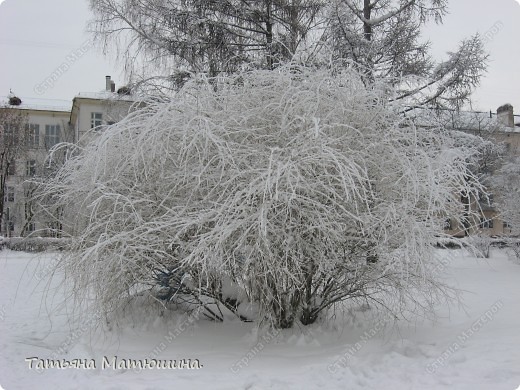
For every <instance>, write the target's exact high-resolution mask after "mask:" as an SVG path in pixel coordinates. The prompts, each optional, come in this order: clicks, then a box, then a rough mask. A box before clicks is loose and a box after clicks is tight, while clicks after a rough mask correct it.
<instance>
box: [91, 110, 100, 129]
mask: <svg viewBox="0 0 520 390" xmlns="http://www.w3.org/2000/svg"><path fill="white" fill-rule="evenodd" d="M102 124H103V114H102V113H100V112H91V113H90V128H91V129H93V128H95V127H98V126H101V125H102Z"/></svg>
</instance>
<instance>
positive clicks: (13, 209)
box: [0, 108, 74, 237]
mask: <svg viewBox="0 0 520 390" xmlns="http://www.w3.org/2000/svg"><path fill="white" fill-rule="evenodd" d="M20 110H21V112H23V113H25V114H27V123H28V124H29V125H31V124H32V125H38V126H39V128H38V134H39V137H37V138H36V139H35V141H36V140H37V144H36V143H35V144H30V145H26V146H25V147H24V149H23V150H22V152H21V153H20V154H19V155H18V158H16V160H15V167H14V174H13V175H9V176H8V177H7V179H6V187H7V188H8V189H13V190H14V199H13V198H11V197H10V196H9V197H7V198H6V202H5V203H4V220H3V222H2V226H1V227H0V234H2V235H4V236H8V237H14V236H20V235H24V236H27V235H38V236H48V235H52V228H53V227H54V226H53V225H52V221H51V218H50V217H49V216H47V215H46V213H45V212H43V211H42V210H40V209H38V207H37V206H36V203H35V202H34V201H33V200H32V199H31V195H32V194H33V193H34V190H35V188H36V185H35V183H33V182H31V180H33V179H36V178H41V177H44V176H45V175H48V174H51V172H52V167H51V166H49V165H48V164H46V160H47V156H48V152H49V149H50V147H51V146H52V145H50V144H49V141H50V142H54V141H58V140H59V141H60V142H63V141H68V142H70V141H73V140H74V136H73V132H72V130H71V127H70V126H69V117H70V112H68V111H52V110H36V109H29V108H20ZM46 126H59V129H60V131H59V133H60V134H59V139H54V137H46ZM54 129H55V128H54ZM49 130H50V131H52V129H49ZM8 192H10V191H8ZM7 195H9V194H7Z"/></svg>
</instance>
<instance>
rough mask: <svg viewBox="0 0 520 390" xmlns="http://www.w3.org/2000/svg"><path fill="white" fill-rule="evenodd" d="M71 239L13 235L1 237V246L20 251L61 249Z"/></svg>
mask: <svg viewBox="0 0 520 390" xmlns="http://www.w3.org/2000/svg"><path fill="white" fill-rule="evenodd" d="M69 243H70V240H68V239H64V238H49V237H30V238H27V237H11V238H0V248H6V249H10V250H13V251H20V252H45V251H58V250H59V251H61V250H64V249H66V248H67V246H68V244H69Z"/></svg>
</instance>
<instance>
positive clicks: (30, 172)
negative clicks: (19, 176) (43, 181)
mask: <svg viewBox="0 0 520 390" xmlns="http://www.w3.org/2000/svg"><path fill="white" fill-rule="evenodd" d="M25 168H26V169H25V174H26V175H27V176H34V175H36V160H28V161H27V163H26V167H25Z"/></svg>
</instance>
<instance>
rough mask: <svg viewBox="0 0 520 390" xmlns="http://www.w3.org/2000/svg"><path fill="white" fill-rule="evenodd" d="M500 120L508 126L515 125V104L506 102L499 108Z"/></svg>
mask: <svg viewBox="0 0 520 390" xmlns="http://www.w3.org/2000/svg"><path fill="white" fill-rule="evenodd" d="M497 116H498V122H499V123H500V124H502V125H504V126H507V127H515V117H514V115H513V106H512V105H511V104H504V105H503V106H500V107H498V108H497Z"/></svg>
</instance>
